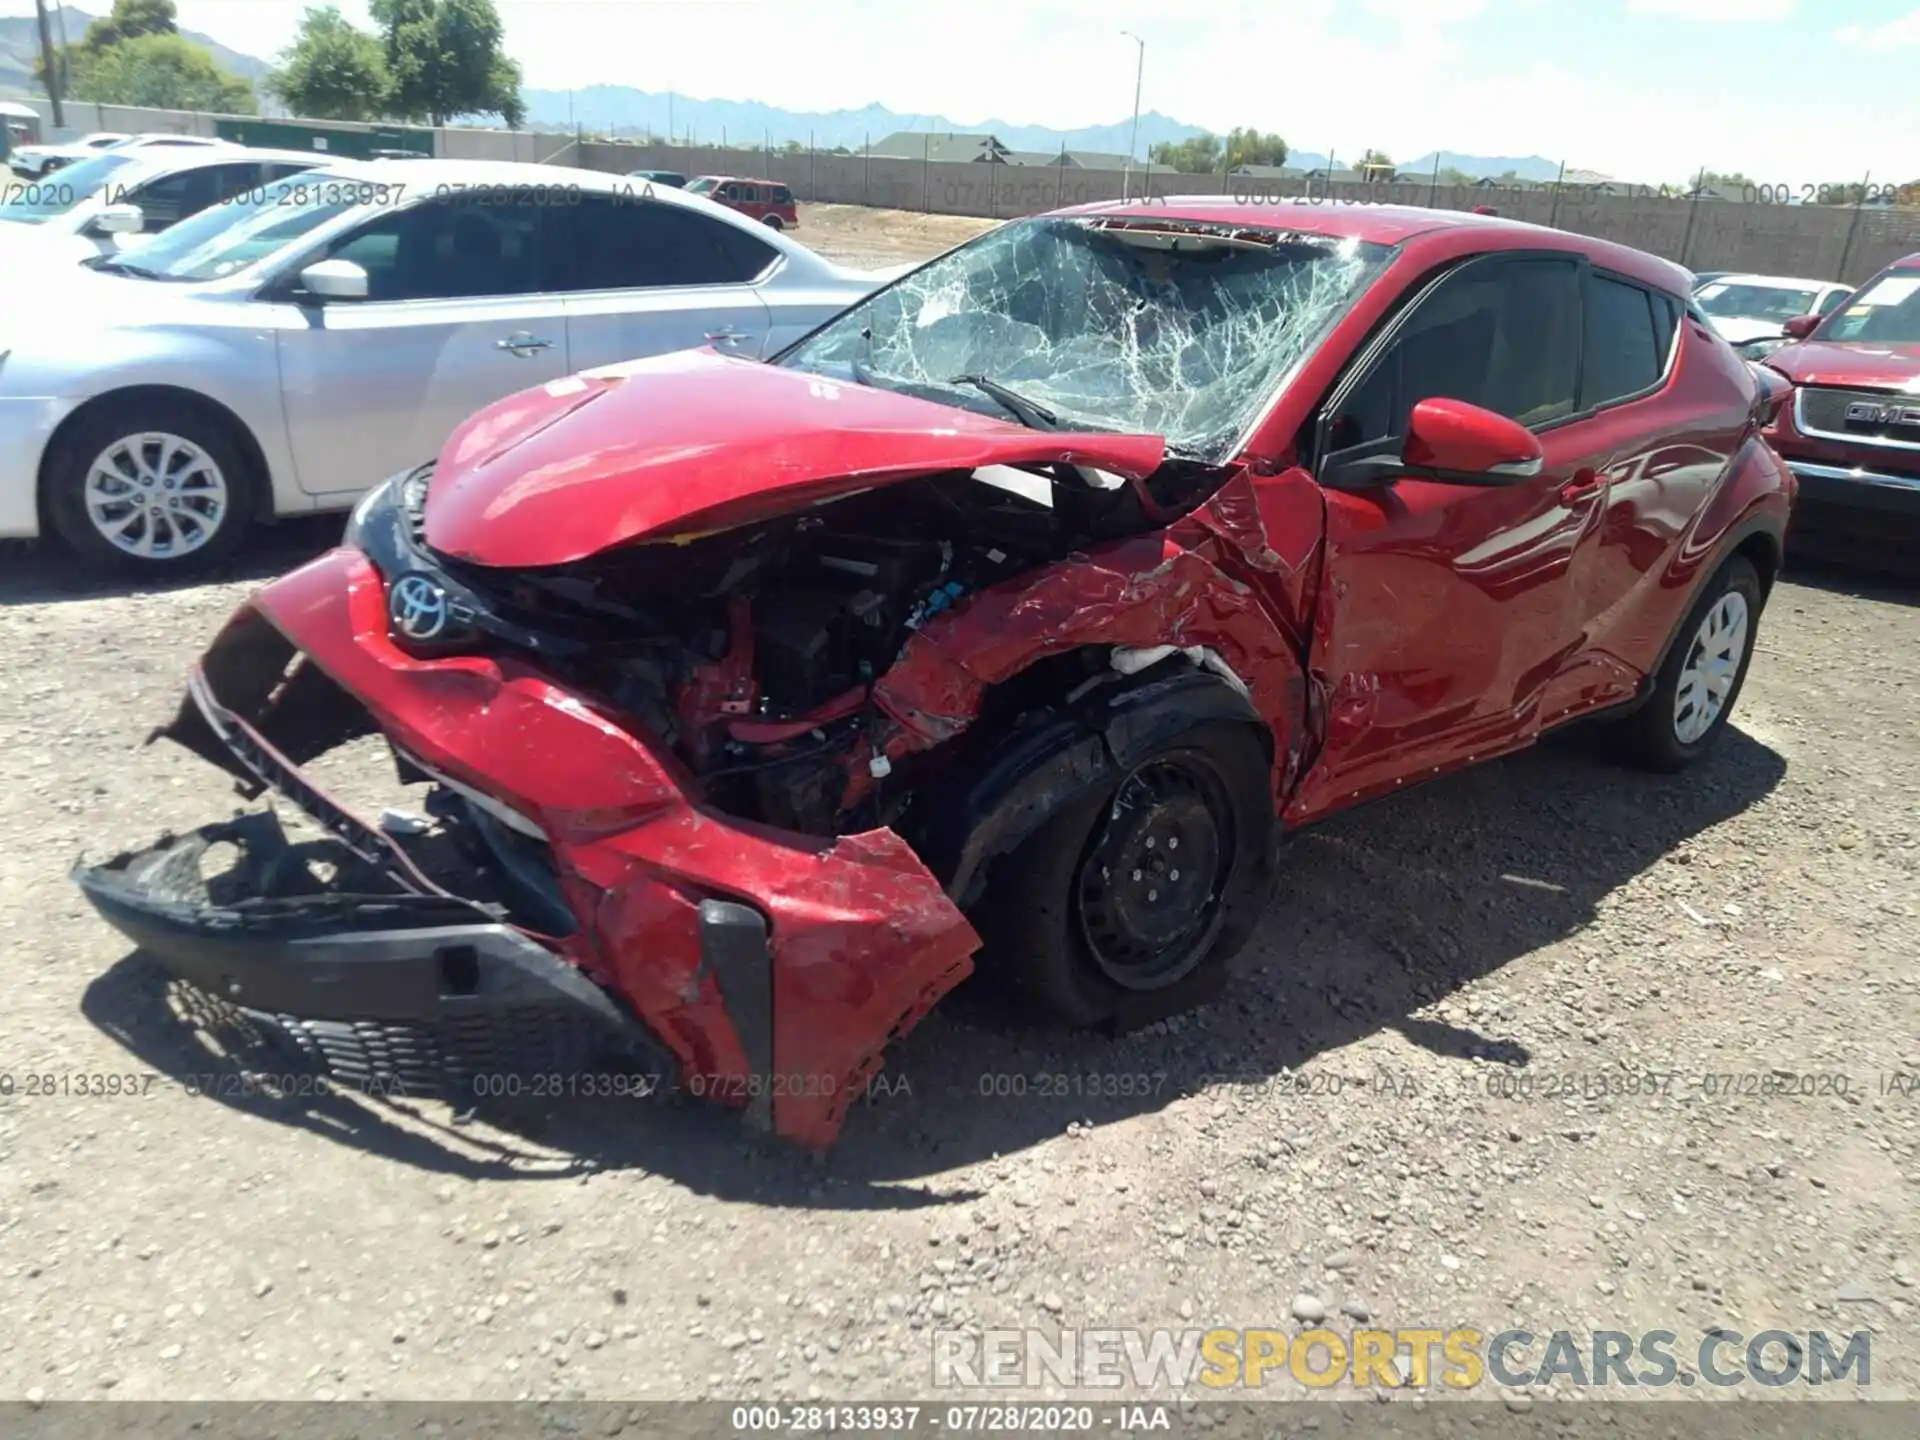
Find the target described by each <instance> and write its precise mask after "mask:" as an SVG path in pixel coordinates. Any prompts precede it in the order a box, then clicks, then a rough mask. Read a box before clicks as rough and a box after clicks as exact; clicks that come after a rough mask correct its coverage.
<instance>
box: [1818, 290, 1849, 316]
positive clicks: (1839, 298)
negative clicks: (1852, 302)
mask: <svg viewBox="0 0 1920 1440" xmlns="http://www.w3.org/2000/svg"><path fill="white" fill-rule="evenodd" d="M1852 293H1853V292H1852V291H1851V290H1829V291H1828V292H1827V298H1826V299H1824V300H1822V301H1821V302H1820V308H1819V309H1818V310H1816V311H1814V314H1816V315H1831V314H1832V313H1833V312H1834V311H1836V310H1838V309H1839V308H1840V307H1841V306H1842V305H1844V304H1846V301H1847V297H1848V296H1849V295H1851V294H1852Z"/></svg>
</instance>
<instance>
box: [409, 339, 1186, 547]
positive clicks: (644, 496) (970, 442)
mask: <svg viewBox="0 0 1920 1440" xmlns="http://www.w3.org/2000/svg"><path fill="white" fill-rule="evenodd" d="M1165 449H1166V444H1165V441H1164V440H1163V439H1162V438H1161V437H1159V436H1157V435H1105V434H1100V435H1092V434H1073V433H1067V432H1060V433H1054V432H1047V431H1039V430H1029V429H1027V428H1025V427H1024V426H1021V425H1016V424H1013V423H1011V422H1004V421H1000V420H997V419H994V418H992V417H990V416H986V415H979V414H975V413H974V412H972V411H969V410H962V409H958V408H956V407H953V406H949V405H939V404H935V403H933V402H932V401H928V400H920V399H916V398H914V397H912V396H909V395H900V394H896V393H893V392H891V391H886V390H876V389H870V388H867V387H865V386H860V385H843V384H840V383H839V382H837V381H833V380H828V379H825V378H823V377H821V376H818V375H809V374H806V373H804V372H802V371H798V370H786V369H781V368H779V367H776V366H772V365H763V364H760V363H758V362H756V361H751V360H738V359H734V358H732V357H729V356H723V355H720V354H718V353H716V352H714V351H711V350H695V351H682V352H680V353H678V354H674V355H662V356H658V357H656V358H653V359H648V360H641V361H636V362H633V363H632V364H629V365H623V366H620V367H618V369H617V371H616V370H609V371H602V372H589V373H587V374H583V375H577V376H571V377H569V378H567V379H565V380H557V381H554V382H553V383H552V384H549V385H543V386H540V387H538V388H536V389H533V390H526V391H522V392H521V393H520V394H518V395H512V396H509V397H508V398H507V399H505V400H502V401H499V402H498V403H496V404H494V405H490V406H488V407H487V408H486V409H484V410H482V411H480V412H479V413H477V414H475V415H473V416H472V417H471V418H469V419H468V420H467V421H466V422H465V423H464V424H463V425H461V427H460V428H459V429H458V430H456V431H454V432H453V436H452V438H450V439H449V440H448V441H447V445H446V448H445V449H444V450H442V451H441V452H440V462H439V465H438V467H437V468H436V469H435V472H434V477H433V484H432V486H431V488H430V490H429V492H428V498H427V516H426V520H427V542H428V543H429V544H431V545H432V546H433V547H434V548H435V549H437V550H441V551H444V552H445V553H447V554H449V555H454V556H457V557H459V558H461V559H464V560H471V561H474V562H476V563H478V564H482V565H499V566H521V565H526V566H537V565H563V564H566V563H567V562H569V561H573V560H578V559H581V558H582V557H584V556H587V555H591V554H593V553H595V552H596V551H599V550H605V549H607V548H608V547H609V546H613V545H618V544H621V543H622V542H624V541H628V540H636V539H639V538H641V537H642V536H647V535H670V534H686V533H689V532H697V531H702V530H716V529H724V528H726V527H728V526H732V525H739V524H744V523H747V522H748V521H752V520H758V519H764V518H765V517H767V516H768V515H773V514H777V513H779V512H781V511H784V510H792V509H796V508H798V507H800V506H803V505H807V504H813V503H817V502H819V501H822V500H829V499H832V498H834V497H836V496H840V495H847V494H851V493H853V492H854V491H856V490H862V489H866V488H869V487H871V486H873V485H876V484H884V483H888V482H891V481H896V480H904V479H908V478H910V477H912V476H915V475H925V474H929V473H931V472H935V471H941V470H965V469H972V468H974V467H977V466H982V465H1038V464H1052V463H1058V462H1066V463H1072V464H1081V465H1088V466H1093V467H1097V468H1099V469H1103V470H1108V471H1111V472H1113V473H1115V474H1117V475H1124V476H1127V477H1129V478H1133V479H1138V478H1141V477H1143V476H1146V475H1150V474H1152V473H1153V471H1154V470H1156V469H1157V468H1159V465H1160V462H1161V460H1162V458H1163V456H1164V453H1165Z"/></svg>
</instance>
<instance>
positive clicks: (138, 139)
mask: <svg viewBox="0 0 1920 1440" xmlns="http://www.w3.org/2000/svg"><path fill="white" fill-rule="evenodd" d="M230 143H232V142H230V141H226V140H216V139H214V138H212V137H211V136H207V135H122V134H120V133H119V132H118V131H114V130H96V131H95V132H94V133H93V134H91V135H82V136H81V137H80V138H79V139H78V140H72V141H69V142H68V143H66V144H64V145H22V146H20V147H19V148H18V149H16V150H15V151H14V152H13V153H12V154H11V155H9V156H8V157H7V164H8V165H10V166H12V167H13V173H14V174H16V175H23V176H26V177H27V178H29V179H33V178H37V177H41V176H46V175H52V174H53V173H55V172H56V171H59V170H63V169H65V168H66V167H67V166H69V165H78V164H79V163H80V162H82V161H83V160H88V159H90V158H92V157H93V156H95V155H98V154H101V153H103V152H105V151H108V150H121V151H125V150H160V151H169V150H171V151H176V152H177V151H180V150H200V149H205V148H207V147H208V146H213V145H227V144H230Z"/></svg>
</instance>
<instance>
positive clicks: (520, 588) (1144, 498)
mask: <svg viewBox="0 0 1920 1440" xmlns="http://www.w3.org/2000/svg"><path fill="white" fill-rule="evenodd" d="M426 473H427V472H426V470H425V469H423V471H421V472H416V474H415V475H413V476H409V477H407V479H406V480H405V481H404V482H402V483H401V485H400V486H399V487H398V488H399V489H401V490H402V491H403V492H405V493H403V494H402V496H401V497H400V498H401V502H402V504H403V505H404V506H405V508H406V510H408V511H409V512H411V514H410V516H409V520H410V523H408V524H407V525H406V526H405V532H406V533H405V539H404V541H403V542H402V543H403V544H404V546H405V548H406V551H407V552H408V553H406V554H404V555H401V554H387V553H382V552H383V550H385V549H386V548H387V547H386V546H385V545H383V544H382V543H381V539H380V537H378V536H377V535H375V534H372V533H363V535H362V542H363V543H365V544H367V548H368V550H369V553H370V554H371V555H372V556H373V558H374V560H375V562H376V564H378V565H379V566H380V568H381V569H382V570H383V572H384V573H386V574H387V576H388V578H389V581H392V580H394V579H397V578H398V576H399V574H400V573H401V572H402V571H407V570H418V569H420V568H421V567H422V566H425V567H429V568H430V570H431V572H432V573H433V575H434V577H435V579H436V580H438V581H440V582H442V583H444V584H446V585H447V586H448V587H449V588H451V589H454V590H455V591H456V592H457V593H458V594H461V595H462V596H463V597H464V600H465V603H464V604H463V605H459V606H457V607H456V608H457V610H458V612H459V614H460V615H461V618H462V620H463V621H464V622H465V624H464V625H457V626H455V627H453V628H450V629H449V630H447V631H446V632H444V633H443V634H441V635H439V636H436V637H434V638H433V639H432V640H431V641H426V642H419V641H411V640H410V639H409V637H408V636H406V635H405V634H404V633H397V634H396V639H397V640H398V641H399V642H400V643H401V644H402V645H404V646H406V647H407V648H410V649H413V650H416V651H417V652H418V653H421V654H423V655H431V654H446V653H449V652H457V651H459V650H463V649H466V650H470V649H475V648H483V649H497V648H499V647H500V645H501V644H502V643H503V642H504V645H505V646H506V647H507V648H509V649H519V650H522V651H524V652H525V653H526V654H527V656H528V658H529V659H535V658H537V661H538V663H539V664H540V665H541V666H542V668H543V669H545V670H547V671H548V672H549V673H552V674H554V675H555V677H556V678H559V679H562V680H564V681H565V682H566V683H568V684H569V685H570V686H573V687H576V688H577V689H578V690H579V691H580V692H581V693H582V694H583V695H586V696H590V697H592V698H593V699H595V700H597V701H600V702H602V703H603V704H604V706H605V712H606V714H607V716H608V718H609V719H612V720H614V721H615V722H616V723H619V724H622V725H623V726H628V727H631V728H632V729H634V730H635V731H636V732H637V733H641V734H644V735H645V736H647V737H648V738H650V739H651V740H653V741H655V742H658V743H662V744H664V745H665V746H666V747H668V748H669V749H671V750H672V752H673V753H674V754H675V755H676V756H677V757H678V758H679V759H680V760H681V761H682V762H683V763H684V764H685V765H686V766H687V767H688V768H689V770H691V771H692V772H693V774H694V775H695V776H697V777H698V778H699V780H700V782H701V784H702V785H703V787H704V788H705V790H706V792H707V795H708V798H709V800H710V801H711V803H713V804H714V805H715V806H716V807H717V808H719V809H721V810H723V811H725V812H727V813H729V814H732V815H735V816H738V817H740V818H742V819H748V820H755V821H760V822H762V823H766V824H770V825H776V826H779V827H781V828H783V829H789V830H797V831H800V832H802V833H808V834H817V835H832V834H842V833H847V832H850V831H855V830H862V829H869V828H873V827H876V826H882V825H888V824H892V823H893V822H894V820H895V819H897V818H898V816H899V813H900V811H901V809H902V807H903V806H904V805H905V804H906V803H907V800H908V798H909V795H910V793H911V787H910V786H909V785H906V784H901V783H897V782H896V783H892V784H889V783H886V781H887V780H888V778H889V777H890V776H891V773H892V772H891V765H890V763H889V762H888V760H887V759H886V757H885V755H884V754H883V753H882V743H881V742H882V737H883V735H884V733H885V729H886V725H887V723H888V722H887V721H886V718H885V716H884V715H883V714H882V713H881V712H880V711H879V710H878V708H877V707H876V706H875V704H874V698H873V690H874V685H875V682H876V681H878V679H879V678H880V677H881V676H883V675H884V674H885V673H886V672H887V670H888V669H889V668H890V667H891V666H892V665H893V664H894V662H895V661H896V660H897V659H898V657H899V655H900V653H901V650H902V648H903V647H904V646H905V644H906V643H907V641H908V640H909V638H911V636H912V635H913V634H914V633H915V631H917V630H918V629H919V628H920V627H921V626H922V625H924V624H925V623H926V622H927V621H928V620H930V619H932V618H933V617H934V616H936V615H939V614H941V613H942V612H943V611H945V610H947V609H948V608H949V607H951V606H954V605H955V604H957V603H960V602H962V601H963V600H964V599H965V598H966V597H967V596H969V595H971V594H973V593H975V592H977V591H979V590H981V589H984V588H986V587H989V586H992V585H995V584H998V583H1000V582H1001V581H1004V580H1007V579H1009V578H1011V577H1014V576H1017V575H1020V574H1022V573H1024V572H1026V571H1029V570H1032V569H1034V568H1036V567H1038V566H1042V565H1045V564H1048V563H1051V562H1053V561H1056V560H1058V559H1060V558H1062V557H1063V556H1065V555H1066V554H1068V553H1070V552H1071V551H1073V550H1074V549H1076V548H1078V547H1079V546H1082V545H1085V544H1087V543H1089V542H1091V541H1094V540H1096V539H1097V538H1099V537H1101V536H1102V535H1103V534H1106V533H1114V534H1120V535H1124V534H1126V533H1129V532H1130V531H1132V530H1135V529H1138V528H1141V523H1140V522H1141V518H1142V516H1143V512H1145V513H1146V514H1150V515H1151V516H1152V517H1153V519H1152V520H1149V521H1148V523H1149V524H1152V523H1165V520H1164V518H1162V517H1163V516H1164V515H1166V513H1167V512H1169V511H1172V512H1176V513H1177V511H1179V510H1184V509H1186V508H1189V507H1190V506H1191V504H1193V503H1196V502H1197V500H1198V499H1200V498H1203V497H1204V495H1205V494H1206V493H1209V492H1210V491H1211V489H1212V488H1213V486H1214V485H1215V484H1217V481H1218V474H1217V472H1214V471H1210V470H1207V469H1206V468H1205V467H1199V466H1182V465H1179V464H1175V465H1172V466H1169V467H1167V469H1166V470H1164V471H1163V472H1162V474H1161V475H1157V476H1156V477H1154V481H1155V483H1154V484H1153V485H1152V486H1151V487H1149V486H1148V485H1146V484H1132V483H1128V482H1124V481H1122V480H1120V479H1119V477H1115V476H1109V475H1105V474H1103V473H1102V472H1098V471H1089V470H1085V469H1082V468H1080V467H1076V466H1073V465H1067V464H1061V465H1056V466H1050V467H1036V468H1034V469H1024V468H1022V469H1016V468H1013V467H1007V466H989V467H982V468H981V469H979V470H962V471H954V472H947V473H942V474H936V475H929V476H925V477H922V478H920V479H917V480H913V481H909V482H906V483H902V484H894V485H889V486H886V487H884V488H880V489H875V490H869V491H863V492H860V493H857V494H854V495H852V496H848V497H845V498H842V499H838V500H835V501H833V502H832V503H830V504H823V505H817V506H814V507H812V508H810V509H806V510H803V511H800V512H799V513H794V514H787V515H782V516H778V517H776V518H774V519H770V520H767V521H764V522H759V523H755V524H750V525H743V526H739V527H737V528H732V529H727V530H723V531H719V532H715V533H709V534H705V535H697V536H694V537H692V538H687V537H682V536H674V537H670V538H665V539H650V540H645V541H640V542H636V543H633V544H630V545H627V546H623V547H619V548H616V549H613V550H609V551H606V552H603V553H600V554H597V555H594V556H590V557H588V558H587V559H585V560H581V561H577V562H575V563H572V564H569V565H563V566H553V567H546V568H534V569H517V570H512V571H504V570H497V569H491V568H488V567H481V566H475V565H470V564H465V563H462V562H460V561H457V560H454V559H451V558H449V557H447V556H444V555H440V554H438V553H436V552H432V551H430V550H428V549H427V548H426V547H425V545H424V542H423V541H422V540H421V539H420V538H419V537H420V535H421V532H422V527H421V525H420V523H419V513H420V507H421V502H422V501H423V499H424V490H425V479H426ZM1183 502H1184V503H1183ZM372 528H373V527H371V526H368V527H363V529H364V530H366V531H371V530H372ZM395 528H396V529H398V528H399V527H395ZM391 538H392V539H393V540H396V541H398V540H400V539H401V537H400V536H399V535H394V536H392V537H391ZM919 763H927V764H935V765H937V764H939V763H940V761H939V760H938V759H937V758H936V757H933V756H928V757H920V761H919Z"/></svg>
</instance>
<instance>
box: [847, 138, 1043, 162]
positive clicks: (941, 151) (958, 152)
mask: <svg viewBox="0 0 1920 1440" xmlns="http://www.w3.org/2000/svg"><path fill="white" fill-rule="evenodd" d="M872 153H873V154H875V155H883V156H890V157H893V158H895V159H902V160H921V159H926V160H980V161H987V160H993V161H998V162H999V163H1002V164H1008V163H1016V162H1013V161H1012V159H1011V157H1012V156H1013V154H1014V152H1013V151H1011V150H1009V149H1008V148H1007V146H1006V144H1005V143H1004V142H1003V141H1002V140H1001V139H1000V137H999V136H997V135H993V134H989V133H988V132H986V131H973V132H967V131H955V130H940V131H934V130H896V131H894V132H893V133H892V134H891V135H889V136H887V137H886V138H885V139H884V140H880V141H877V142H875V144H874V146H873V151H872Z"/></svg>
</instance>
